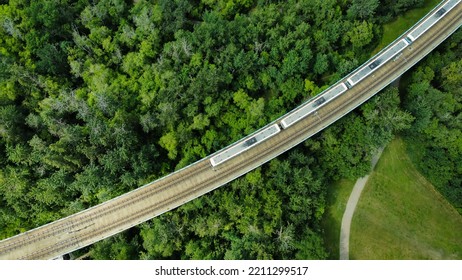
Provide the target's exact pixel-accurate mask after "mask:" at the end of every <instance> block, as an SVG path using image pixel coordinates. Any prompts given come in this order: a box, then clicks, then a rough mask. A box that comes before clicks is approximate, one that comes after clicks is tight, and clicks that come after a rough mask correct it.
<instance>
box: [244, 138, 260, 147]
mask: <svg viewBox="0 0 462 280" xmlns="http://www.w3.org/2000/svg"><path fill="white" fill-rule="evenodd" d="M256 142H257V138H255V137H252V138H250V139H249V140H247V141H245V143H244V146H246V147H248V146H250V145H253V144H255V143H256Z"/></svg>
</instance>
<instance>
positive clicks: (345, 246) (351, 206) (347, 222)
mask: <svg viewBox="0 0 462 280" xmlns="http://www.w3.org/2000/svg"><path fill="white" fill-rule="evenodd" d="M382 152H383V148H380V149H379V150H378V151H377V153H376V154H375V155H374V157H373V158H372V170H374V167H375V165H376V164H377V162H378V161H379V158H380V156H381V155H382ZM369 175H370V174H368V175H366V176H364V177H362V178H359V179H358V180H357V181H356V183H355V186H354V187H353V190H352V191H351V194H350V198H348V203H347V206H346V208H345V212H344V213H343V218H342V225H341V228H340V259H341V260H348V259H349V253H350V251H349V247H350V245H349V244H350V227H351V220H352V218H353V214H354V212H355V209H356V205H357V204H358V201H359V197H360V196H361V192H362V191H363V189H364V186H365V185H366V183H367V180H368V179H369Z"/></svg>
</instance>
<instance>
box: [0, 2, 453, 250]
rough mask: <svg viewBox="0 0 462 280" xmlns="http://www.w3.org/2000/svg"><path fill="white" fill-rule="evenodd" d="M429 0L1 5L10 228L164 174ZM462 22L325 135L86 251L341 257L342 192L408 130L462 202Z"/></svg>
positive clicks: (304, 93) (346, 68) (286, 99)
mask: <svg viewBox="0 0 462 280" xmlns="http://www.w3.org/2000/svg"><path fill="white" fill-rule="evenodd" d="M423 3H424V0H384V1H380V2H379V0H289V1H279V0H189V1H188V0H158V1H156V0H154V1H145V0H138V1H128V0H127V1H123V0H101V1H90V0H78V1H69V0H41V1H28V0H10V1H6V0H0V239H4V238H7V237H10V236H13V235H15V234H18V233H20V232H24V231H26V230H29V229H32V228H35V227H37V226H40V225H43V224H45V223H48V222H51V221H54V220H56V219H59V218H62V217H65V216H67V215H70V214H73V213H76V212H78V211H81V210H84V209H86V208H88V207H90V206H93V205H96V204H98V203H101V202H104V201H106V200H108V199H111V198H113V197H116V196H118V195H121V194H123V193H125V192H127V191H130V190H133V189H135V188H137V187H139V186H141V185H144V184H146V183H148V182H151V181H153V180H155V179H157V178H160V177H162V176H165V175H167V174H169V173H171V172H173V171H174V170H177V169H179V168H182V167H184V166H186V165H188V164H190V163H192V162H194V161H196V160H198V159H200V158H202V157H204V156H206V155H208V154H211V153H213V152H215V151H218V150H220V149H221V148H223V147H225V146H227V145H229V144H231V143H233V142H234V141H236V140H238V139H240V138H241V137H243V136H245V135H247V134H249V133H251V132H253V131H255V130H256V129H258V128H260V127H262V126H264V125H265V124H266V123H268V122H270V121H271V120H274V119H276V118H278V117H279V116H281V115H283V114H285V113H286V112H287V111H289V110H291V109H292V108H294V107H295V106H297V105H298V104H300V103H301V102H303V101H304V100H307V99H308V98H310V97H312V96H314V95H316V94H318V93H320V92H321V91H322V90H323V89H325V88H327V87H328V86H329V85H331V84H333V83H334V82H336V81H337V80H338V79H340V78H341V77H343V76H344V75H346V74H347V73H349V72H350V71H352V70H354V69H355V68H356V67H358V66H359V65H361V64H362V63H363V62H364V61H366V60H367V59H369V57H370V54H371V52H372V51H373V50H374V48H375V47H376V46H377V44H378V43H379V41H380V38H381V36H382V33H383V29H382V25H383V24H384V23H387V22H389V21H390V20H392V19H394V18H396V17H397V16H399V15H401V14H402V13H403V12H405V11H407V10H409V9H411V8H415V7H418V6H421V5H423ZM461 41H462V32H460V31H459V32H458V33H456V34H454V35H453V36H452V37H451V38H450V39H448V41H446V42H445V43H444V44H443V45H442V46H441V47H440V48H439V49H438V50H437V51H436V52H434V53H433V54H432V55H430V56H429V57H428V59H426V60H425V61H423V62H421V63H420V64H419V65H418V66H417V67H415V69H413V70H412V71H411V73H410V74H409V75H407V77H406V79H405V84H406V85H405V86H404V87H403V86H402V87H400V88H397V87H388V88H387V89H385V90H384V91H382V92H381V93H379V94H378V95H376V96H375V97H374V98H372V99H371V100H370V101H368V102H367V103H365V104H364V105H362V106H361V107H360V108H358V109H357V110H355V111H354V112H352V113H350V114H348V115H347V116H346V117H344V118H342V119H341V120H340V121H338V122H336V123H335V124H334V125H332V126H330V127H329V128H327V129H326V130H324V131H323V132H322V133H319V134H318V135H316V136H315V137H313V138H311V139H309V140H307V141H305V142H304V143H303V144H301V145H299V146H298V147H296V148H294V149H292V150H291V151H289V152H287V153H286V154H284V155H282V156H280V157H278V158H277V159H274V160H272V161H271V162H269V163H267V164H265V165H263V166H262V167H260V168H258V169H256V170H254V171H252V172H250V173H248V174H247V175H245V176H243V177H241V178H239V179H237V180H235V181H233V182H231V183H229V184H227V185H225V186H223V187H221V188H219V189H217V190H215V191H213V192H212V193H209V194H207V195H205V196H203V197H201V198H199V199H196V200H194V201H192V202H190V203H188V204H185V205H183V206H182V207H180V208H178V209H176V210H174V211H171V212H168V213H165V214H163V215H161V216H159V217H157V218H155V219H153V220H151V221H149V222H146V223H143V224H141V225H139V226H137V227H134V228H131V229H129V230H127V231H125V232H123V233H121V234H118V235H116V236H114V237H111V238H109V239H106V240H104V241H101V242H98V243H96V244H94V245H92V246H90V247H88V248H84V249H82V250H80V251H78V252H75V253H73V254H75V255H76V256H77V255H81V254H84V253H87V252H89V253H90V256H91V258H92V259H328V258H329V257H330V256H329V253H328V251H327V250H326V246H325V244H324V237H323V232H322V229H321V226H320V220H321V218H322V216H323V213H324V210H325V207H326V201H325V200H326V186H327V184H329V183H330V182H332V181H334V180H337V179H339V178H357V177H360V176H363V175H365V174H367V173H368V172H369V171H370V160H371V157H372V155H373V154H374V153H375V151H376V150H377V149H378V148H379V147H382V146H384V145H386V144H387V143H388V142H389V141H391V139H392V138H393V136H394V135H395V134H396V133H401V134H403V135H406V137H407V139H409V141H411V142H414V143H415V144H416V149H418V150H419V151H420V152H419V154H418V156H419V158H416V159H415V160H416V162H418V163H420V164H419V168H420V169H421V170H422V172H423V173H424V174H425V175H426V176H428V178H429V180H430V181H431V182H432V183H434V184H435V185H436V186H437V187H438V188H439V189H440V191H441V192H442V193H443V194H444V195H445V196H446V197H448V199H449V201H451V203H453V205H455V206H456V207H459V209H461V208H462V188H461V185H462V179H461V178H462V165H461V164H460V162H462V135H461V134H462V74H461V70H460V69H461V68H462V42H461Z"/></svg>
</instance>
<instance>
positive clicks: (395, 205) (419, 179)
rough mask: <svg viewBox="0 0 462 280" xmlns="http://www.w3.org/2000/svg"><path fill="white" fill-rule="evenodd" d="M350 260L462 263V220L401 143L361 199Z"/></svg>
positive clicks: (384, 160) (392, 149) (382, 161)
mask: <svg viewBox="0 0 462 280" xmlns="http://www.w3.org/2000/svg"><path fill="white" fill-rule="evenodd" d="M350 259H462V216H461V215H459V214H458V213H457V212H456V210H455V209H454V208H453V207H452V206H451V205H450V204H449V203H448V202H447V201H446V200H445V199H444V198H443V197H442V196H441V195H440V194H439V193H438V192H437V191H436V190H435V188H434V187H433V186H432V185H431V184H430V183H429V182H428V181H427V180H426V179H425V178H424V177H423V176H422V175H421V174H420V173H419V172H418V171H417V170H416V169H415V167H414V166H413V164H412V162H411V161H410V159H409V157H408V155H407V154H406V148H405V143H404V141H403V140H402V139H400V138H397V139H395V140H393V141H392V143H391V144H390V145H389V146H388V147H387V148H386V149H385V151H384V153H383V155H382V157H381V159H380V161H379V162H378V164H377V166H376V168H375V171H374V172H373V173H372V175H371V177H370V178H369V181H368V183H367V185H366V187H365V189H364V191H363V193H362V195H361V198H360V200H359V203H358V206H357V208H356V212H355V214H354V216H353V222H352V226H351V235H350Z"/></svg>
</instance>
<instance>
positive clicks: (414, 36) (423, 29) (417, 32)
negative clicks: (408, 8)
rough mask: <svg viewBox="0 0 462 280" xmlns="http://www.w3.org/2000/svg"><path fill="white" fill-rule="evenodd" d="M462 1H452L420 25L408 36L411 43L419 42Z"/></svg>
mask: <svg viewBox="0 0 462 280" xmlns="http://www.w3.org/2000/svg"><path fill="white" fill-rule="evenodd" d="M460 1H461V0H450V1H448V2H446V4H444V5H443V7H441V8H439V9H438V10H437V11H435V12H434V13H433V14H432V15H431V16H429V17H428V18H426V19H425V20H424V21H422V22H421V23H420V24H419V25H417V26H416V27H415V28H413V29H412V31H411V32H410V33H409V34H408V35H407V38H409V40H411V41H413V42H414V41H415V40H417V39H418V38H419V37H420V36H422V34H424V33H425V32H426V31H427V30H428V29H429V28H430V27H432V26H433V25H435V23H437V22H438V21H439V20H440V19H441V18H443V17H444V16H445V15H446V14H447V13H448V12H449V11H450V10H452V8H454V7H455V6H457V4H459V2H460Z"/></svg>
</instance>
